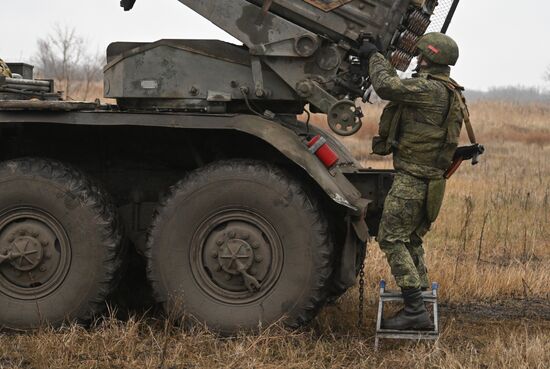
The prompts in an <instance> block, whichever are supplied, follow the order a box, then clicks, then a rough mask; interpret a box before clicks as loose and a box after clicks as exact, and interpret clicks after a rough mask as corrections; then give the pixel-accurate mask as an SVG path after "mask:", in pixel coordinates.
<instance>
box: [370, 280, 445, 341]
mask: <svg viewBox="0 0 550 369" xmlns="http://www.w3.org/2000/svg"><path fill="white" fill-rule="evenodd" d="M438 288H439V285H438V284H437V283H436V282H433V283H432V290H431V291H426V292H422V298H423V299H424V302H426V303H429V304H433V313H432V318H433V325H434V329H433V331H400V330H393V329H383V328H382V320H383V318H384V303H385V302H391V301H403V296H402V295H401V292H396V291H386V281H384V280H381V281H380V301H379V302H378V317H377V319H376V337H375V340H374V349H375V350H378V345H379V342H380V338H394V339H406V340H436V339H437V338H438V337H439V310H438V306H437V289H438Z"/></svg>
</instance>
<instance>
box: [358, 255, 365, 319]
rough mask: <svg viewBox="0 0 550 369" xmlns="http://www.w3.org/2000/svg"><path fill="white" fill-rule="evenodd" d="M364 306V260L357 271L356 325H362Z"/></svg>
mask: <svg viewBox="0 0 550 369" xmlns="http://www.w3.org/2000/svg"><path fill="white" fill-rule="evenodd" d="M364 308H365V262H364V261H363V262H362V263H361V271H360V272H359V317H358V319H357V325H358V326H359V327H360V328H361V327H363V315H364V314H363V310H364Z"/></svg>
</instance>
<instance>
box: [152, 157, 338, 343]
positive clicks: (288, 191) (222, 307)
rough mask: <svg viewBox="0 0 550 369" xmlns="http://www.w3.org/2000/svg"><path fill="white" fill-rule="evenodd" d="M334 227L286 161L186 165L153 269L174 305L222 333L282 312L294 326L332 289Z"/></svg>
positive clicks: (160, 224)
mask: <svg viewBox="0 0 550 369" xmlns="http://www.w3.org/2000/svg"><path fill="white" fill-rule="evenodd" d="M327 229H328V227H327V222H326V219H325V217H324V216H323V214H322V212H321V210H320V207H319V206H318V204H317V201H316V199H315V198H314V196H311V195H309V194H308V193H306V192H305V191H304V189H303V187H302V185H301V184H300V183H299V182H298V181H296V180H294V179H293V178H292V177H291V176H289V175H287V174H286V173H285V172H283V171H282V170H280V169H278V168H276V167H274V166H272V165H268V164H265V163H263V162H258V161H248V160H234V161H222V162H217V163H214V164H211V165H208V166H206V167H203V168H201V169H198V170H196V171H194V172H192V173H190V174H189V175H187V177H185V178H184V179H183V180H182V181H180V182H179V183H178V184H176V185H175V186H174V187H173V188H172V189H171V193H170V195H169V196H168V197H167V198H166V199H165V200H164V201H163V202H162V204H161V206H160V207H159V210H158V213H157V215H156V218H155V219H154V222H153V226H152V229H151V232H150V237H149V242H148V249H147V257H148V276H149V279H150V281H151V283H152V286H153V290H154V291H155V295H156V299H157V300H158V301H159V302H160V303H162V304H163V305H164V307H165V308H166V309H167V310H169V312H170V313H174V312H175V313H177V314H178V315H181V314H183V313H184V312H185V313H188V314H189V315H191V316H192V317H194V318H195V319H196V320H198V321H199V322H200V323H204V324H206V325H208V326H209V327H210V328H211V329H213V330H215V331H218V332H220V333H223V334H233V333H235V332H237V331H239V330H256V329H258V327H260V326H263V327H265V326H266V325H269V324H271V323H273V322H276V321H279V320H281V319H282V321H283V322H284V323H285V324H286V325H287V326H288V327H292V328H296V327H298V326H301V325H303V324H305V323H307V322H309V321H310V320H311V319H312V318H313V317H315V315H316V313H317V312H318V309H319V308H320V307H321V306H322V305H323V303H324V301H325V298H326V296H325V295H326V291H325V290H326V288H325V287H326V286H325V285H326V284H327V281H328V278H329V276H330V275H331V272H332V264H331V256H332V250H333V246H332V241H331V239H330V237H329V233H328V230H327ZM242 271H245V272H246V274H248V275H249V276H251V277H252V278H253V279H252V282H250V278H249V277H246V276H245V275H244V274H243V273H242ZM253 280H256V281H257V282H258V285H257V286H256V287H258V286H259V289H258V288H255V287H254V283H253ZM247 281H248V282H247ZM247 283H248V287H247Z"/></svg>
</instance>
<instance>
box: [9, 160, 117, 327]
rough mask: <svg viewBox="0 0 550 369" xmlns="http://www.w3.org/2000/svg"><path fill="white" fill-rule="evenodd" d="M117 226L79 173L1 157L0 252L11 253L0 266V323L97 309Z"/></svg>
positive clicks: (113, 266) (82, 315)
mask: <svg viewBox="0 0 550 369" xmlns="http://www.w3.org/2000/svg"><path fill="white" fill-rule="evenodd" d="M118 224H119V222H118V221H117V217H116V212H115V209H114V207H113V205H112V202H111V201H109V199H108V196H107V195H106V193H105V192H104V191H103V190H101V189H100V188H99V187H98V186H97V185H95V184H93V183H92V182H91V180H90V179H89V178H88V177H86V176H85V175H83V174H82V173H81V172H80V171H78V170H76V169H74V168H71V167H69V166H67V165H64V164H62V163H59V162H57V161H52V160H45V159H33V158H24V159H17V160H10V161H6V162H3V163H1V164H0V255H6V254H7V253H11V256H12V257H11V258H10V259H7V260H5V261H4V262H3V263H2V264H0V326H2V327H6V328H17V329H28V328H33V327H37V326H39V325H41V324H45V323H46V324H51V325H53V326H58V325H60V324H62V323H63V322H65V321H68V320H70V321H72V320H78V321H88V320H89V319H91V318H92V317H93V316H94V314H96V313H99V312H101V311H102V310H103V309H104V307H105V302H104V301H105V298H106V297H107V295H108V294H109V293H110V292H111V291H112V288H113V287H114V286H113V285H114V281H115V279H116V278H115V277H116V274H117V270H118V268H119V266H120V264H121V263H120V259H121V257H120V252H121V248H120V244H121V242H120V239H121V235H120V232H119V227H118ZM22 251H23V252H22ZM14 253H15V254H18V255H21V254H22V253H26V256H27V258H25V257H21V256H14Z"/></svg>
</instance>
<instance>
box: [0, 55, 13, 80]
mask: <svg viewBox="0 0 550 369" xmlns="http://www.w3.org/2000/svg"><path fill="white" fill-rule="evenodd" d="M0 76H4V77H11V70H10V68H9V67H8V65H7V64H6V63H4V61H3V60H2V59H0Z"/></svg>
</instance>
